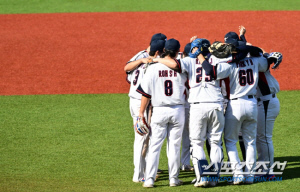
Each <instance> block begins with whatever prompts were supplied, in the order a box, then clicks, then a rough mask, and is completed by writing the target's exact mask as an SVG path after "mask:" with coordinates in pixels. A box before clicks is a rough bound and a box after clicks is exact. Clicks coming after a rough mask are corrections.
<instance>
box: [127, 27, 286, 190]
mask: <svg viewBox="0 0 300 192" xmlns="http://www.w3.org/2000/svg"><path fill="white" fill-rule="evenodd" d="M239 32H240V35H237V34H236V33H235V32H229V33H227V34H226V35H225V38H224V40H225V42H224V43H222V42H214V43H213V44H211V43H210V42H209V41H208V40H207V39H204V38H197V36H194V37H192V38H191V40H190V42H191V43H188V44H187V45H186V46H185V49H184V52H183V53H180V52H179V50H180V43H179V41H178V40H176V39H167V37H166V36H165V35H164V34H161V33H157V34H154V35H153V36H152V38H151V41H150V46H148V48H147V49H146V50H144V51H141V52H139V53H138V54H136V55H135V56H134V57H133V58H132V59H130V61H129V62H128V63H127V64H126V66H125V67H124V70H125V71H126V73H127V81H128V83H130V91H129V97H130V113H131V116H132V118H133V124H134V130H135V139H134V174H133V179H132V180H133V182H137V183H139V182H144V183H143V187H154V182H155V181H156V179H157V178H158V175H157V174H158V173H159V172H160V170H159V169H158V166H159V156H160V151H161V147H162V145H163V142H164V139H165V138H167V157H168V172H169V184H170V186H171V187H175V186H179V185H182V184H183V182H182V181H181V180H179V179H178V176H179V172H180V169H181V170H182V171H194V172H195V175H196V179H195V180H194V181H193V182H192V183H193V184H194V186H195V187H208V186H210V187H214V186H216V185H217V184H218V178H219V177H220V169H221V167H222V165H223V159H224V158H223V157H224V156H223V147H222V144H223V143H222V137H224V141H225V147H226V151H227V155H228V161H229V162H230V164H229V165H230V169H231V170H232V174H233V176H232V180H231V181H230V182H229V183H230V184H242V183H248V184H251V183H253V181H254V178H256V177H266V178H272V177H274V175H272V171H273V170H272V169H271V166H272V164H273V162H274V148H273V143H272V131H273V127H274V121H275V119H276V117H277V115H278V114H279V101H278V99H277V97H276V94H277V93H278V92H279V84H278V82H277V80H276V79H275V78H274V77H273V76H272V75H271V73H270V69H269V68H270V65H271V64H272V63H274V66H273V67H272V68H273V69H276V68H278V66H279V64H280V63H281V61H282V54H281V53H279V52H274V53H270V54H269V53H266V52H265V51H264V50H263V49H261V48H259V47H255V46H252V45H251V44H250V43H248V42H247V41H246V38H245V33H246V29H245V28H244V27H243V26H240V27H239ZM216 50H217V51H219V53H218V54H216ZM228 50H229V51H228ZM239 138H240V146H241V150H242V153H243V158H244V161H245V164H246V166H242V163H241V160H240V159H239V155H238V150H237V146H236V144H237V142H238V141H239ZM205 142H207V145H206V147H207V148H208V152H209V158H207V157H206V155H205V152H204V144H205ZM180 148H182V149H181V156H180ZM256 155H257V156H258V159H256ZM190 159H191V160H192V163H193V166H190ZM208 159H209V161H210V163H208ZM260 161H262V162H268V164H267V165H268V166H267V167H266V166H264V167H262V168H261V171H262V172H265V173H266V174H263V175H258V174H257V172H256V169H255V167H256V162H260ZM209 165H212V166H209ZM207 167H210V169H207Z"/></svg>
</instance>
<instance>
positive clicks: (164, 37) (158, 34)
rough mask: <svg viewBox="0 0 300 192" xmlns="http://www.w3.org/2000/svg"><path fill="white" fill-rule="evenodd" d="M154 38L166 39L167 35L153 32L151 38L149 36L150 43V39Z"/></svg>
mask: <svg viewBox="0 0 300 192" xmlns="http://www.w3.org/2000/svg"><path fill="white" fill-rule="evenodd" d="M154 40H165V41H166V40H167V36H165V35H164V34H162V33H156V34H154V35H153V36H152V38H151V41H150V44H151V42H152V41H154Z"/></svg>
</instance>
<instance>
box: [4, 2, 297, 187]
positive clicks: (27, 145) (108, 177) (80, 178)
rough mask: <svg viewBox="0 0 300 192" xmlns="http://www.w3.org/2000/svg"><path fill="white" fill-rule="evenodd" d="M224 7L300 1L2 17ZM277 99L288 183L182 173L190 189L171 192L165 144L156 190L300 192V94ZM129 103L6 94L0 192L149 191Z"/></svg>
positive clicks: (123, 97)
mask: <svg viewBox="0 0 300 192" xmlns="http://www.w3.org/2000/svg"><path fill="white" fill-rule="evenodd" d="M221 10H222V11H231V10H232V11H239V10H245V11H247V10H254V11H255V10H262V11H263V10H300V1H299V0H251V1H249V0H210V1H197V0H185V1H180V0H173V1H170V0H160V1H158V0H152V1H138V0H123V1H120V0H47V1H41V0H0V14H22V13H26V14H27V13H68V12H125V11H221ZM192 19H193V18H191V20H192ZM287 22H288V21H287ZM128 58H130V56H129V57H128ZM278 97H279V99H280V104H281V111H280V115H279V116H278V118H277V120H276V122H275V128H274V139H273V141H274V146H275V160H277V161H281V162H283V161H288V166H287V167H286V170H285V171H284V173H283V180H282V181H280V182H264V183H256V184H253V185H242V186H229V185H227V184H226V183H225V182H221V183H220V185H218V186H217V187H216V188H208V189H198V188H195V187H193V185H190V184H189V183H190V181H191V180H192V179H194V174H193V173H181V174H180V179H182V180H183V181H184V185H183V186H180V187H177V188H172V189H171V188H170V187H169V186H168V184H169V183H168V173H167V157H166V149H165V146H164V147H163V149H162V153H161V160H160V166H159V167H160V168H161V169H163V170H165V172H164V173H163V174H162V175H161V177H160V178H159V180H158V182H157V183H156V186H157V187H156V188H155V189H153V190H152V191H199V190H205V191H243V192H245V191H300V184H299V183H300V152H299V148H300V144H299V139H300V138H299V137H300V136H299V119H298V118H299V114H300V109H299V105H300V91H281V92H280V93H279V94H278ZM128 101H129V98H128V96H127V94H113V95H112V94H103V95H29V96H0V154H1V155H0V192H2V191H3V192H10V191H20V192H22V191H30V192H31V191H33V192H37V191H43V192H44V191H46V192H56V191H57V192H69V191H76V192H77V191H82V192H87V191H89V192H90V191H146V190H147V189H144V188H142V186H141V184H135V183H133V182H132V181H131V179H132V174H133V139H134V132H133V128H132V119H131V116H130V114H129V103H128Z"/></svg>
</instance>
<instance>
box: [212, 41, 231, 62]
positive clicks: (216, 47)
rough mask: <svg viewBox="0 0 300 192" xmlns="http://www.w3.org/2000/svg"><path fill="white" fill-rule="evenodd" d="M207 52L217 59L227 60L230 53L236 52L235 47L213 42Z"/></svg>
mask: <svg viewBox="0 0 300 192" xmlns="http://www.w3.org/2000/svg"><path fill="white" fill-rule="evenodd" d="M208 50H209V52H210V53H211V54H212V55H214V56H216V57H217V58H227V57H229V56H230V55H231V54H232V52H234V51H236V49H235V46H234V45H232V44H227V43H222V42H220V41H215V42H214V43H213V44H212V45H211V46H210V47H209V48H208Z"/></svg>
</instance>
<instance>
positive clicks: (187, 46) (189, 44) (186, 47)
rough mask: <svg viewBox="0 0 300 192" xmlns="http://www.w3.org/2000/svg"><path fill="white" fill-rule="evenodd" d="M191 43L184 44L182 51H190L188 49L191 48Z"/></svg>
mask: <svg viewBox="0 0 300 192" xmlns="http://www.w3.org/2000/svg"><path fill="white" fill-rule="evenodd" d="M191 44H192V43H188V44H186V46H185V47H184V51H183V52H185V53H187V54H189V52H190V50H191Z"/></svg>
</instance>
